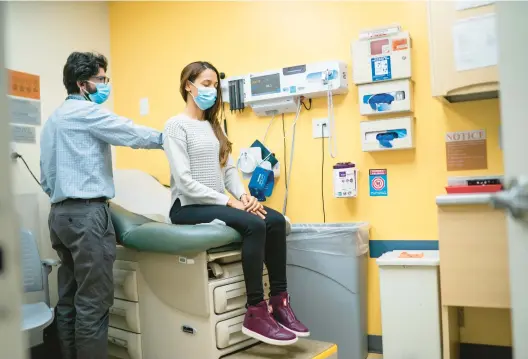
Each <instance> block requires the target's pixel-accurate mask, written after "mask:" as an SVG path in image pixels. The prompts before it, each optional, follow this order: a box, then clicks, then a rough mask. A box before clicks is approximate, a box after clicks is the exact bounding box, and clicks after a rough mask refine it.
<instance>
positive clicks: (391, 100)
mask: <svg viewBox="0 0 528 359" xmlns="http://www.w3.org/2000/svg"><path fill="white" fill-rule="evenodd" d="M358 94H359V112H360V113H361V115H363V116H372V115H382V114H386V113H397V112H413V110H414V109H413V97H414V96H413V83H412V81H411V80H409V79H407V80H397V81H386V82H379V83H370V84H365V85H361V86H358Z"/></svg>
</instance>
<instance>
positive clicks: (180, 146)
mask: <svg viewBox="0 0 528 359" xmlns="http://www.w3.org/2000/svg"><path fill="white" fill-rule="evenodd" d="M169 126H172V128H171V130H170V131H168V132H167V131H165V134H164V143H163V147H164V150H165V154H166V155H167V159H168V160H169V165H170V169H171V173H172V176H173V178H174V181H175V183H176V186H177V188H178V190H179V191H180V192H181V194H182V195H184V196H186V197H189V198H193V199H194V201H195V202H196V203H197V204H213V205H222V206H225V205H227V202H228V201H229V197H228V196H227V195H225V194H223V193H219V192H217V191H215V190H214V189H211V188H209V187H207V186H205V185H203V184H201V183H200V182H198V181H195V180H194V179H193V178H192V175H191V166H190V161H189V154H188V153H187V136H186V133H185V130H184V129H183V128H181V126H179V124H178V123H172V124H170V125H169ZM169 133H170V134H169Z"/></svg>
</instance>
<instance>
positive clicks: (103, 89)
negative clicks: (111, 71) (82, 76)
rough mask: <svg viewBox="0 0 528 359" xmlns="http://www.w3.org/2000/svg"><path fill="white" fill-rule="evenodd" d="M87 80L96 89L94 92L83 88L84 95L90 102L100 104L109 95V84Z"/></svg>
mask: <svg viewBox="0 0 528 359" xmlns="http://www.w3.org/2000/svg"><path fill="white" fill-rule="evenodd" d="M88 82H90V83H91V84H93V85H94V86H95V88H96V91H95V92H94V93H89V92H87V91H86V90H84V91H85V93H86V96H88V98H89V99H90V100H91V101H92V102H95V103H97V104H99V105H100V104H102V103H104V102H105V101H106V100H108V97H110V90H111V87H110V84H104V83H93V82H91V81H88Z"/></svg>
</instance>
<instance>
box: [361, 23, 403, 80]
mask: <svg viewBox="0 0 528 359" xmlns="http://www.w3.org/2000/svg"><path fill="white" fill-rule="evenodd" d="M352 65H353V71H352V76H353V79H354V83H355V84H356V85H360V84H366V83H371V82H379V81H390V80H399V79H406V78H410V77H411V38H410V36H409V32H408V31H399V30H397V31H394V32H388V33H385V34H383V35H381V36H379V35H376V36H373V37H367V38H360V40H358V41H355V42H354V43H353V44H352Z"/></svg>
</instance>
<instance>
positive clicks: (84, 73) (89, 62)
mask: <svg viewBox="0 0 528 359" xmlns="http://www.w3.org/2000/svg"><path fill="white" fill-rule="evenodd" d="M100 68H102V69H104V70H105V71H106V70H107V68H108V60H107V59H106V57H104V56H103V55H101V54H98V53H95V52H72V53H71V54H70V56H68V60H66V65H64V70H63V73H62V82H63V83H64V87H66V91H68V94H77V93H79V86H78V85H77V81H87V80H88V79H89V78H90V77H92V76H95V75H97V74H98V73H99V69H100Z"/></svg>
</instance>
